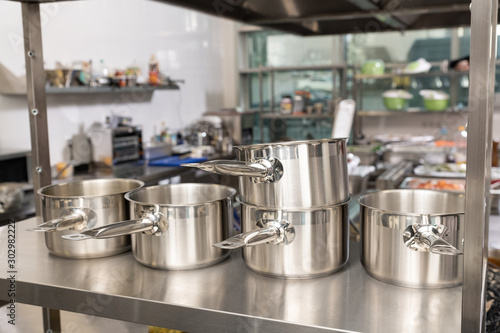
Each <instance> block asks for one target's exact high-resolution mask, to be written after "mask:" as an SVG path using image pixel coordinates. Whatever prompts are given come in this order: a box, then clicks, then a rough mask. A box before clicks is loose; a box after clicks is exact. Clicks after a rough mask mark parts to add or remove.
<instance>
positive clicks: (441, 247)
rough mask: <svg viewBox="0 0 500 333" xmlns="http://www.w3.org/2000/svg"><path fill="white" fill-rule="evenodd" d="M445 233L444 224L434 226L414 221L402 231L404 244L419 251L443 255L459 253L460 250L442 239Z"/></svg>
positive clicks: (460, 252)
mask: <svg viewBox="0 0 500 333" xmlns="http://www.w3.org/2000/svg"><path fill="white" fill-rule="evenodd" d="M445 233H446V227H445V226H444V225H439V226H434V225H432V224H420V223H415V224H413V225H410V226H409V227H407V228H406V230H405V232H404V233H403V241H404V243H405V245H406V246H407V247H408V248H410V249H412V250H414V251H421V252H431V253H434V254H444V255H455V256H456V255H461V254H463V252H462V251H460V250H459V249H457V248H456V247H454V246H453V245H451V244H450V243H448V242H447V241H446V240H444V239H443V237H442V235H443V234H445Z"/></svg>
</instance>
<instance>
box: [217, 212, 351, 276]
mask: <svg viewBox="0 0 500 333" xmlns="http://www.w3.org/2000/svg"><path fill="white" fill-rule="evenodd" d="M348 211H349V203H348V202H344V203H342V204H339V205H335V206H329V207H319V208H311V209H273V208H267V207H259V206H255V205H249V204H246V203H243V202H242V203H241V225H242V231H243V232H242V233H241V234H238V235H236V236H234V237H232V238H229V239H227V240H225V241H223V242H220V243H218V244H214V246H216V247H221V248H225V249H235V248H239V247H243V259H244V261H245V264H246V265H247V266H248V267H249V268H250V269H252V270H254V271H256V272H258V273H260V274H263V275H267V276H271V277H279V278H286V279H303V278H312V277H320V276H325V275H329V274H331V273H333V272H335V271H337V270H339V269H340V268H342V266H343V265H344V264H345V263H346V262H347V259H348V240H349V216H348V213H349V212H348Z"/></svg>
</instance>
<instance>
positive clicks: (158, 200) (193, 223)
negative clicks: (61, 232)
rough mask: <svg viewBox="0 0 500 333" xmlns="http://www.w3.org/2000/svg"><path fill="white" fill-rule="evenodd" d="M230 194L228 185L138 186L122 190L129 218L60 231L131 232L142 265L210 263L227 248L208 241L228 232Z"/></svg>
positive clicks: (87, 235) (105, 235)
mask: <svg viewBox="0 0 500 333" xmlns="http://www.w3.org/2000/svg"><path fill="white" fill-rule="evenodd" d="M235 194H236V190H235V189H234V188H232V187H229V186H223V185H216V184H175V185H159V186H151V187H144V188H141V189H138V190H135V191H132V192H129V193H127V194H126V195H125V199H126V200H128V201H129V202H130V205H131V206H130V214H131V216H132V218H133V220H129V221H122V222H118V223H114V224H112V225H108V226H104V227H99V228H94V229H90V230H86V231H83V232H81V233H79V234H73V235H66V236H64V237H65V238H66V239H69V240H85V239H91V238H96V239H109V238H113V237H117V236H122V235H128V234H132V252H133V254H134V257H135V259H136V260H137V261H139V262H140V263H141V264H143V265H145V266H149V267H153V268H158V269H166V270H185V269H195V268H200V267H205V266H210V265H213V264H216V263H218V262H220V261H222V260H224V259H226V258H227V256H228V255H229V254H230V251H229V250H225V249H220V248H216V247H213V246H212V244H213V243H217V242H221V241H222V240H224V239H225V238H227V237H230V236H231V235H232V228H233V225H232V216H233V211H232V200H233V197H234V195H235ZM79 243H85V242H79Z"/></svg>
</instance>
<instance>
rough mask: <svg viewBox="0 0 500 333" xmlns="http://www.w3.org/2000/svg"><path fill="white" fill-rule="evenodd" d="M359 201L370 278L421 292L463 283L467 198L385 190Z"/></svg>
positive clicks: (364, 256)
mask: <svg viewBox="0 0 500 333" xmlns="http://www.w3.org/2000/svg"><path fill="white" fill-rule="evenodd" d="M358 202H359V204H360V214H361V217H360V218H361V243H360V244H361V251H360V252H361V263H362V265H363V266H364V268H365V269H366V271H367V272H368V273H369V274H370V275H372V276H373V277H375V278H376V279H378V280H381V281H384V282H387V283H391V284H395V285H400V286H406V287H416V288H442V287H451V286H456V285H460V284H461V283H462V269H463V256H461V254H462V250H463V238H464V220H465V196H464V194H459V193H451V192H444V191H433V190H410V189H399V190H384V191H379V192H372V193H367V194H364V195H362V196H360V197H359V198H358Z"/></svg>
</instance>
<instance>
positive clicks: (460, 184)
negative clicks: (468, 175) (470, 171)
mask: <svg viewBox="0 0 500 333" xmlns="http://www.w3.org/2000/svg"><path fill="white" fill-rule="evenodd" d="M399 188H410V189H426V190H441V191H452V192H464V191H465V178H446V179H445V178H427V177H407V178H405V179H404V180H403V182H402V183H401V185H400V186H399Z"/></svg>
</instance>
